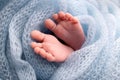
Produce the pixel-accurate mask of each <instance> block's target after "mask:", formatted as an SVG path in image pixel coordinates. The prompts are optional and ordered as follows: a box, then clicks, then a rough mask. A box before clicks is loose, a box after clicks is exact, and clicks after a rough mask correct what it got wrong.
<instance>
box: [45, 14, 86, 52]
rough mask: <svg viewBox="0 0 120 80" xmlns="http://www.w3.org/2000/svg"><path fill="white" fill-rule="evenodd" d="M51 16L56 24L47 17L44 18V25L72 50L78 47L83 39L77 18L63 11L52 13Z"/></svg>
mask: <svg viewBox="0 0 120 80" xmlns="http://www.w3.org/2000/svg"><path fill="white" fill-rule="evenodd" d="M53 18H54V19H55V20H56V21H57V24H56V23H55V22H54V21H52V20H51V19H47V20H45V25H46V27H47V28H48V29H50V30H51V31H53V32H54V33H55V35H56V36H57V37H59V38H60V39H62V40H63V41H64V42H65V43H67V44H68V45H69V46H71V47H72V48H73V49H74V50H77V49H79V48H80V47H81V46H82V44H83V43H84V41H85V36H84V32H83V29H82V27H81V25H80V22H79V20H78V19H77V18H76V17H73V16H72V15H71V14H69V13H64V12H59V13H58V14H54V15H53Z"/></svg>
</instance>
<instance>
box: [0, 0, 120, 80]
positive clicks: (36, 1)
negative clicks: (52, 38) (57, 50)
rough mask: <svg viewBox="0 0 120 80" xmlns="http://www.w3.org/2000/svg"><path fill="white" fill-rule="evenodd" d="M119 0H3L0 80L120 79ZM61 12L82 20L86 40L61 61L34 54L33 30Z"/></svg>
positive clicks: (0, 26)
mask: <svg viewBox="0 0 120 80" xmlns="http://www.w3.org/2000/svg"><path fill="white" fill-rule="evenodd" d="M119 4H120V0H0V80H120V8H119V6H120V5H119ZM59 11H64V12H69V13H71V14H72V15H73V16H76V17H78V18H79V20H80V23H81V24H82V27H83V29H84V33H85V36H86V41H85V42H84V44H83V46H82V48H81V49H79V50H77V51H74V52H73V53H72V54H71V55H70V57H68V58H67V60H66V61H65V62H63V63H54V62H48V61H47V60H45V59H43V58H42V57H41V56H39V55H37V54H35V53H34V51H33V49H32V48H31V47H30V43H31V42H32V41H34V40H33V39H31V37H30V32H31V31H32V30H39V31H42V32H44V33H47V34H52V33H51V32H50V31H49V30H48V29H46V28H45V25H44V20H45V19H47V18H51V16H52V15H53V14H54V13H57V12H59Z"/></svg>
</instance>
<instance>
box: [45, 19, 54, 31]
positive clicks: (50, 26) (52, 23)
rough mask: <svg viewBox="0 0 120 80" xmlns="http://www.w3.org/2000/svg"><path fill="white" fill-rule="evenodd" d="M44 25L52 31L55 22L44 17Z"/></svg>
mask: <svg viewBox="0 0 120 80" xmlns="http://www.w3.org/2000/svg"><path fill="white" fill-rule="evenodd" d="M45 25H46V27H47V28H48V29H50V30H51V31H53V30H54V29H55V28H56V24H55V22H53V21H52V20H51V19H46V20H45Z"/></svg>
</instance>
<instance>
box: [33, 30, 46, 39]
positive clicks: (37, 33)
mask: <svg viewBox="0 0 120 80" xmlns="http://www.w3.org/2000/svg"><path fill="white" fill-rule="evenodd" d="M31 37H32V38H33V39H35V40H37V41H43V40H44V38H45V34H44V33H42V32H40V31H38V30H34V31H32V32H31Z"/></svg>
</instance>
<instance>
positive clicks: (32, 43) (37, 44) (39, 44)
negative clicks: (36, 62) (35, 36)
mask: <svg viewBox="0 0 120 80" xmlns="http://www.w3.org/2000/svg"><path fill="white" fill-rule="evenodd" d="M31 47H32V48H35V47H39V48H41V47H42V44H41V43H36V42H31Z"/></svg>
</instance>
